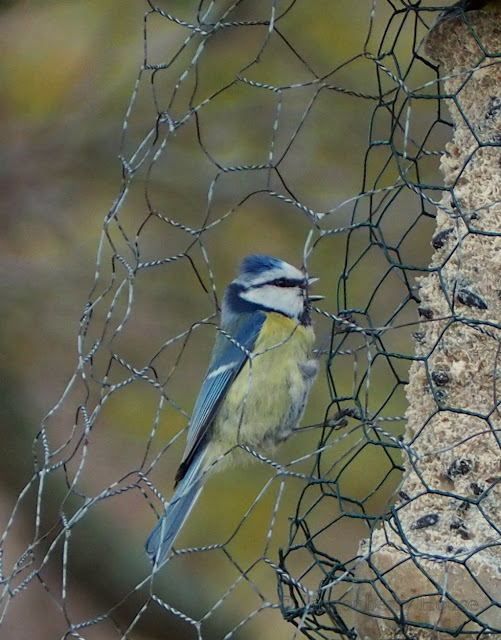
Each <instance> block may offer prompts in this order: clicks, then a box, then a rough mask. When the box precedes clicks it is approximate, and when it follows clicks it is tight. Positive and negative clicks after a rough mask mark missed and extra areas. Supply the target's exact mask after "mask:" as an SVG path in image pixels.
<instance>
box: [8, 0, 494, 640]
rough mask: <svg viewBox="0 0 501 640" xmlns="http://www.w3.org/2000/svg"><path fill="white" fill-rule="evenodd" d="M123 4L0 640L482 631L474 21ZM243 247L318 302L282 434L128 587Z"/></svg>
mask: <svg viewBox="0 0 501 640" xmlns="http://www.w3.org/2000/svg"><path fill="white" fill-rule="evenodd" d="M479 4H484V3H479ZM147 5H148V6H147V12H146V14H145V20H144V38H143V43H144V61H143V64H142V65H141V69H140V72H139V75H138V78H137V82H136V85H135V88H134V91H133V93H132V96H131V100H130V104H129V107H128V109H127V113H126V117H125V120H124V127H123V135H122V140H121V145H120V162H121V169H122V182H121V188H120V191H119V194H118V196H117V198H116V201H115V202H114V203H113V206H112V207H111V209H110V212H109V213H108V215H107V216H106V218H105V221H104V227H103V232H102V236H101V239H100V242H99V247H98V253H97V262H96V272H95V280H94V285H93V287H92V290H91V292H90V294H89V298H88V301H87V304H86V306H85V310H84V313H83V316H82V319H81V323H80V330H79V334H78V364H77V367H76V370H75V374H74V376H73V377H72V379H71V380H70V382H69V384H68V387H67V388H66V390H65V391H64V393H63V395H62V396H61V399H60V400H59V401H58V403H57V404H56V406H55V407H54V408H53V409H52V410H51V411H50V412H49V414H48V415H47V417H46V418H45V420H44V421H43V423H42V426H41V429H40V432H39V433H38V435H37V437H36V438H35V441H34V444H33V459H34V472H33V475H32V477H31V479H30V480H29V481H28V483H27V484H26V487H25V489H24V490H23V491H22V493H21V494H20V496H19V499H18V501H17V502H16V504H15V506H14V509H13V511H12V516H11V518H10V519H9V521H8V522H7V523H6V527H5V531H4V534H3V537H2V555H1V566H0V570H1V581H2V610H1V611H2V613H1V622H2V626H3V628H4V630H6V633H7V634H8V635H7V636H5V637H23V634H22V618H23V615H24V616H26V615H28V609H29V610H33V609H31V607H32V604H31V603H32V600H30V599H33V598H34V599H35V600H36V602H37V603H38V606H39V609H36V610H39V611H40V615H41V619H42V618H44V619H45V618H50V625H51V626H50V632H49V631H44V629H45V627H44V626H43V624H44V623H42V621H41V623H40V626H41V633H40V637H41V638H42V637H61V638H68V637H75V638H85V639H86V640H87V639H89V638H147V637H171V636H173V637H179V638H182V637H186V638H188V637H191V638H192V637H198V638H212V637H214V638H216V637H217V638H246V637H249V638H250V637H260V638H267V637H269V638H279V637H284V638H285V637H287V638H289V637H299V636H300V635H304V636H306V637H309V638H331V637H350V638H355V637H371V638H390V637H391V638H415V637H449V636H458V635H461V634H464V635H473V636H474V637H477V638H480V637H498V635H497V634H501V621H500V607H501V605H500V604H499V593H500V591H499V587H500V586H501V585H500V584H499V581H500V580H501V562H500V560H499V539H500V538H499V524H500V523H499V517H498V516H497V509H496V505H497V502H496V501H497V496H498V493H499V492H498V489H497V487H498V483H499V441H498V421H499V416H498V413H497V406H498V400H497V388H496V379H497V375H496V374H497V366H498V365H497V359H498V339H499V324H498V318H499V314H498V313H497V311H498V307H499V299H500V293H499V289H498V288H497V287H498V286H499V285H498V280H499V278H498V275H499V273H500V272H499V264H498V262H497V261H498V253H499V241H498V237H499V223H498V222H497V220H496V216H495V214H496V212H497V211H498V210H499V202H500V200H501V193H500V187H499V179H498V178H497V173H498V172H499V156H500V153H499V144H500V133H499V131H500V116H499V112H500V109H499V104H500V99H499V95H500V91H499V86H500V78H499V75H500V72H499V46H498V47H497V48H495V47H494V45H499V28H498V27H497V24H498V22H497V18H496V16H495V14H490V13H487V12H482V14H478V13H476V12H468V13H464V12H463V11H461V10H457V11H455V12H452V13H449V14H446V15H443V14H442V11H443V9H444V7H442V6H436V5H432V3H428V2H410V1H409V2H405V1H403V0H402V1H399V2H390V1H389V0H374V1H373V2H364V3H357V5H356V6H354V5H353V3H349V2H339V3H331V2H319V3H315V4H314V5H312V4H311V3H306V2H299V1H297V2H294V1H288V2H280V1H276V2H274V1H270V0H267V1H264V0H263V1H262V2H256V1H254V2H239V1H236V2H233V3H228V2H204V1H202V2H200V3H172V2H163V3H154V2H149V3H147ZM439 16H441V17H439ZM493 16H494V17H493ZM432 26H433V30H432V31H431V32H430V29H431V27H432ZM446 107H447V108H446ZM475 109H476V110H475ZM453 135H454V140H453V142H450V140H451V138H452V136H453ZM444 150H445V152H444ZM444 154H445V155H444ZM440 162H442V173H443V175H441V174H440V172H439V165H440ZM444 183H445V186H444ZM430 240H431V247H430ZM254 251H257V252H260V253H261V252H262V253H270V254H272V255H280V257H284V258H286V259H288V260H289V261H290V262H292V263H295V264H297V265H298V266H300V265H301V264H302V263H303V264H305V265H307V267H308V271H309V272H310V273H314V274H315V275H318V276H319V277H320V283H319V287H318V288H319V290H320V289H322V291H321V292H322V293H325V294H327V299H326V301H325V303H324V304H322V305H320V306H319V308H317V309H316V313H315V314H314V322H315V324H316V328H317V336H318V352H319V353H318V355H319V357H321V359H322V362H323V368H321V372H320V374H319V379H318V380H317V383H316V387H315V390H314V392H313V393H312V396H311V399H310V408H309V412H308V413H307V416H306V420H305V423H304V424H305V429H304V432H302V433H299V434H297V435H295V436H294V437H293V438H292V439H291V441H290V442H288V443H287V444H286V445H284V446H283V447H282V448H281V449H280V450H279V451H277V454H276V457H274V458H273V459H270V458H266V457H264V456H261V455H260V454H259V453H258V452H252V451H249V457H254V458H259V460H257V461H255V463H254V466H253V467H251V468H250V469H249V470H242V469H238V470H236V471H225V472H223V473H222V474H220V475H219V476H218V477H215V478H214V479H213V480H211V482H210V483H209V486H208V487H207V490H206V492H205V495H204V497H203V499H202V500H201V501H200V503H199V504H197V507H196V509H195V511H194V513H193V514H192V516H191V518H190V521H189V522H188V525H187V527H186V528H185V529H186V530H185V531H183V533H182V534H181V536H180V537H179V539H178V541H177V543H176V544H175V552H174V553H173V555H172V557H171V558H170V559H169V562H168V563H167V565H165V566H164V567H162V569H161V570H160V571H158V572H156V573H154V574H152V569H151V566H150V564H149V562H148V559H147V557H146V555H145V554H144V550H143V538H144V537H145V535H146V533H147V531H148V530H149V529H150V528H151V526H152V524H153V522H154V521H155V513H156V514H157V515H158V514H160V513H161V512H162V508H163V507H162V505H163V500H165V499H166V498H168V496H169V495H170V493H169V492H170V487H171V480H172V479H173V475H174V471H175V469H176V467H177V462H178V460H179V457H180V454H181V452H182V444H183V440H184V431H185V427H186V423H187V421H188V419H189V413H190V410H191V407H192V406H193V400H194V398H195V397H196V392H197V390H198V388H199V386H200V383H201V380H202V376H203V370H204V366H205V365H204V363H205V362H206V361H207V358H208V354H209V349H210V346H211V344H212V342H213V340H214V337H215V335H216V332H217V318H218V310H219V301H220V299H221V293H222V290H223V288H224V286H225V284H226V283H227V282H228V281H229V280H230V279H231V278H232V274H233V272H234V269H235V265H236V262H237V261H238V259H239V258H240V257H242V256H243V255H246V254H249V253H252V252H254ZM418 276H423V278H422V279H419V278H418ZM152 300H153V304H152V303H151V301H152ZM152 309H153V314H154V318H155V322H153V323H152V322H151V313H152ZM138 333H139V334H140V335H141V336H142V338H143V339H142V342H141V346H140V348H138V347H137V346H136V345H135V343H133V341H132V339H131V338H132V336H133V335H137V334H138ZM411 365H412V366H411ZM409 370H410V374H409ZM409 375H410V383H409V384H408V382H409ZM138 406H139V407H141V408H140V410H139V409H138ZM138 422H140V423H141V424H137V423H138ZM406 423H407V426H406ZM128 429H129V430H130V432H133V433H134V437H132V438H131V439H127V436H126V432H127V430H128ZM402 478H403V480H402ZM96 576H97V578H96ZM42 611H43V613H42ZM48 628H49V627H48ZM44 634H45V635H44ZM427 634H429V635H427ZM433 634H435V635H433Z"/></svg>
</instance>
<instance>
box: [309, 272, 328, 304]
mask: <svg viewBox="0 0 501 640" xmlns="http://www.w3.org/2000/svg"><path fill="white" fill-rule="evenodd" d="M318 280H319V278H308V287H311V285H312V284H315V282H317V281H318ZM324 298H325V296H311V295H310V294H308V302H317V301H318V300H323V299H324Z"/></svg>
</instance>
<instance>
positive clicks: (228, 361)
mask: <svg viewBox="0 0 501 640" xmlns="http://www.w3.org/2000/svg"><path fill="white" fill-rule="evenodd" d="M265 320H266V314H265V313H263V312H262V311H255V312H254V313H245V314H241V315H240V316H239V319H238V321H236V322H235V323H233V325H232V326H230V327H226V331H225V333H219V335H218V337H217V339H216V344H215V345H214V350H213V352H212V357H211V360H210V364H209V369H208V371H207V374H206V376H205V380H204V382H203V384H202V387H201V389H200V393H199V394H198V398H197V401H196V403H195V408H194V409H193V415H192V417H191V421H190V428H189V430H188V437H187V440H186V449H185V451H184V456H183V460H182V462H181V465H180V467H179V469H178V472H177V475H176V482H179V481H180V480H182V478H183V477H184V475H185V474H186V472H187V470H188V468H189V466H190V464H191V462H192V460H193V458H194V457H195V455H196V453H197V450H198V447H199V445H200V443H201V442H202V440H203V439H204V436H205V435H206V433H207V430H208V429H209V427H210V425H211V423H212V420H213V419H214V415H215V413H216V411H217V409H218V408H219V406H220V404H221V402H222V401H223V400H224V398H225V396H226V393H227V392H228V389H229V388H230V386H231V383H232V382H233V380H234V379H235V378H236V376H237V375H238V374H239V372H240V371H241V369H242V367H243V366H244V364H245V363H246V362H247V360H248V355H247V353H248V352H250V351H252V350H253V349H254V345H255V344H256V339H257V337H258V335H259V332H260V331H261V327H262V326H263V324H264V321H265Z"/></svg>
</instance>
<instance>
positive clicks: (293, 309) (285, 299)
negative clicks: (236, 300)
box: [240, 284, 305, 318]
mask: <svg viewBox="0 0 501 640" xmlns="http://www.w3.org/2000/svg"><path fill="white" fill-rule="evenodd" d="M240 296H241V298H243V299H244V300H247V301H248V302H253V303H254V304H258V305H260V306H262V307H265V308H266V309H269V310H270V311H278V312H279V313H283V314H284V315H286V316H289V317H291V318H299V316H300V315H301V314H302V313H303V311H304V303H305V301H304V297H303V293H302V291H301V289H300V288H299V287H277V286H275V285H271V284H268V285H264V286H262V287H256V288H255V289H249V290H248V291H242V293H241V294H240Z"/></svg>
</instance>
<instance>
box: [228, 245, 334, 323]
mask: <svg viewBox="0 0 501 640" xmlns="http://www.w3.org/2000/svg"><path fill="white" fill-rule="evenodd" d="M317 280H318V278H308V277H307V276H306V275H305V273H304V272H303V271H300V270H299V269H296V267H293V266H292V265H290V264H288V263H287V262H284V261H283V260H280V259H278V258H272V257H270V256H263V255H252V256H248V257H247V258H244V260H243V261H242V263H241V265H240V270H239V273H238V276H237V277H236V278H235V280H233V282H231V283H230V284H229V285H228V287H227V289H226V293H225V299H224V304H223V314H226V315H233V314H235V315H236V314H239V313H248V312H252V311H256V310H264V311H275V312H277V313H281V314H282V315H285V316H288V317H289V318H293V319H296V320H298V321H300V322H301V323H302V324H309V323H310V319H309V308H310V305H311V302H312V301H314V300H321V299H322V298H323V296H312V295H310V293H309V288H310V286H311V285H312V284H313V283H314V282H316V281H317Z"/></svg>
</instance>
